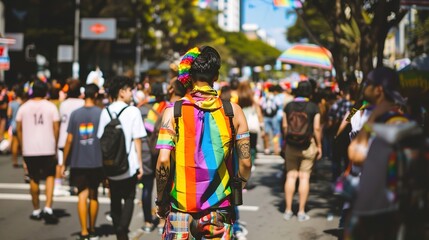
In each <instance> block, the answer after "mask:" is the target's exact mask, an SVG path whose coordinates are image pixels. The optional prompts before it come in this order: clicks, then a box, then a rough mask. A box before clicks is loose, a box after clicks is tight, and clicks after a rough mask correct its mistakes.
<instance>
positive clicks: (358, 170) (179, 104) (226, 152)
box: [0, 46, 428, 239]
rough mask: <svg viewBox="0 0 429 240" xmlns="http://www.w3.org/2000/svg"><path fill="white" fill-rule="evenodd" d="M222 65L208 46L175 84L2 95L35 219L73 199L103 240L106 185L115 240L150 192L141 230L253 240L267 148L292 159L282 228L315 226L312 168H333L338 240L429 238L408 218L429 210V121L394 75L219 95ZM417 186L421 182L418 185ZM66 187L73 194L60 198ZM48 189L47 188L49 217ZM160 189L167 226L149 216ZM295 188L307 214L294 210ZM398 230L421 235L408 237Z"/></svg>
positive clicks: (77, 86) (72, 86)
mask: <svg viewBox="0 0 429 240" xmlns="http://www.w3.org/2000/svg"><path fill="white" fill-rule="evenodd" d="M220 62H221V61H220V56H219V54H218V53H217V51H216V50H215V49H213V48H211V47H209V46H205V47H200V48H193V49H191V50H189V52H187V54H185V56H184V57H183V59H182V61H181V63H180V64H179V66H175V65H172V66H171V74H170V76H169V78H170V79H171V80H170V81H169V82H167V81H164V82H159V81H148V80H147V79H146V80H145V81H143V82H142V83H137V84H136V83H135V82H134V81H133V80H132V79H130V78H128V77H124V76H119V77H114V78H112V79H110V80H108V81H106V84H105V86H104V88H101V87H102V86H99V85H97V84H96V83H97V82H95V83H88V84H86V85H85V86H82V85H81V83H80V81H79V80H77V79H68V80H67V81H66V82H65V83H64V84H60V83H57V82H56V81H51V83H48V82H47V81H44V80H40V79H34V80H32V81H29V82H27V83H23V84H22V85H16V86H13V87H12V88H11V89H10V91H8V90H7V88H6V87H5V86H4V85H0V138H2V139H3V138H5V139H7V140H6V141H8V142H9V143H10V150H11V153H12V165H13V166H14V167H15V168H20V167H21V164H19V155H20V152H21V154H22V156H23V160H24V161H23V164H22V166H23V168H24V175H25V180H26V181H28V182H29V184H30V193H31V196H32V205H33V211H32V213H31V215H30V218H31V219H33V220H42V219H44V220H45V222H46V223H53V224H55V223H57V222H58V219H57V217H56V216H55V215H54V214H53V210H52V203H53V196H54V195H65V194H76V195H77V196H78V204H77V208H78V214H79V221H80V224H81V231H80V235H79V238H80V239H96V238H97V233H96V229H95V227H96V219H97V215H98V201H97V198H98V187H99V185H100V184H103V185H104V186H107V187H108V188H109V196H110V199H111V204H110V207H111V209H110V217H111V219H112V222H113V226H114V229H115V234H116V236H117V239H128V233H129V229H128V228H129V225H130V222H131V218H132V213H133V210H134V199H135V198H136V186H138V185H140V186H143V188H142V196H141V202H142V208H143V209H142V211H143V226H142V231H144V232H151V231H154V230H155V229H157V231H158V232H159V233H160V234H162V238H163V239H176V238H177V237H178V236H181V237H182V239H188V238H189V239H206V238H209V237H210V238H216V239H230V237H232V236H234V237H235V238H236V239H245V237H244V236H242V235H240V228H239V226H238V224H237V219H238V217H239V213H238V208H237V205H240V201H239V200H240V195H239V194H238V193H237V192H241V191H242V188H247V189H251V188H252V182H251V178H250V175H251V171H254V169H255V167H254V162H255V159H256V154H257V152H258V142H261V143H262V146H261V148H262V151H263V153H264V154H266V155H269V154H274V155H280V156H282V157H283V158H284V160H285V164H284V179H285V182H284V192H285V201H284V202H285V212H284V214H283V218H284V220H286V221H290V220H291V219H292V218H294V217H295V215H296V217H297V220H298V221H300V222H302V221H308V220H310V215H309V214H308V213H307V212H308V209H307V208H306V203H307V199H308V196H309V194H311V192H310V176H311V172H312V169H313V166H314V164H315V161H317V160H320V159H323V160H325V161H331V166H332V168H331V169H332V171H331V172H332V175H331V176H332V178H331V188H332V193H333V194H337V195H340V196H341V199H342V202H341V205H342V206H338V207H340V208H342V213H341V217H340V223H339V227H340V228H341V229H343V228H344V235H343V236H341V238H342V237H344V238H346V239H393V238H395V236H397V235H398V234H404V236H406V239H417V238H413V237H420V236H423V235H422V234H424V222H425V221H427V217H425V216H424V214H423V215H422V214H418V217H417V219H413V216H414V215H410V214H411V213H410V212H412V213H415V212H419V209H420V210H424V211H423V212H425V211H426V212H427V210H428V207H427V206H426V205H427V204H426V203H425V204H420V205H419V204H414V203H416V202H418V201H423V202H427V200H428V199H427V195H425V194H424V192H425V191H426V194H427V190H428V188H427V181H426V182H425V180H427V178H428V177H427V175H428V171H427V170H428V168H427V162H426V163H425V162H424V161H421V160H420V159H421V158H422V156H426V157H427V154H426V155H424V153H421V152H422V149H425V147H424V146H423V145H424V144H425V143H426V142H427V140H422V139H427V135H425V134H422V133H421V132H424V130H423V129H426V133H427V126H425V125H424V123H423V122H422V121H419V120H421V119H422V118H421V117H419V116H421V115H422V112H417V113H416V112H415V111H408V109H411V108H410V107H409V106H408V105H407V102H406V99H404V98H403V97H402V96H401V95H400V93H399V78H398V76H397V74H396V72H395V71H394V70H392V69H389V68H386V67H382V68H376V69H374V70H373V71H372V72H370V73H369V74H368V76H367V80H366V82H365V84H364V86H363V87H362V91H359V88H358V85H357V84H355V83H354V82H353V81H350V82H349V83H348V84H344V85H341V86H340V88H339V90H338V91H336V90H335V89H333V88H331V87H326V88H321V87H320V85H319V84H318V83H317V82H316V81H314V80H312V79H306V80H303V81H299V82H296V84H291V85H282V84H264V83H254V82H251V81H239V80H237V79H233V80H231V81H230V82H229V83H227V84H222V86H221V87H220V85H219V84H215V82H216V81H217V80H218V77H219V68H220ZM229 103H231V104H229ZM421 107H422V108H423V107H424V106H421ZM422 108H420V109H422ZM413 109H415V108H413ZM418 109H419V108H418ZM423 114H424V111H423ZM426 117H427V116H426ZM115 119H117V120H119V123H117V124H119V125H120V128H121V132H122V133H123V141H124V147H123V149H122V151H124V153H125V155H124V156H125V157H123V158H125V159H126V163H127V164H126V165H127V168H126V169H125V171H123V172H121V173H120V174H111V173H109V174H107V172H106V167H105V165H106V161H105V158H106V157H105V155H106V154H105V152H108V151H109V150H111V149H105V148H106V147H105V145H106V143H105V142H108V141H111V140H112V138H113V137H109V136H113V135H108V134H113V132H112V131H111V130H109V126H111V125H112V124H114V123H113V122H114V120H115ZM416 119H417V120H416ZM395 126H396V127H395ZM7 129H9V130H8V131H7ZM380 129H381V130H380ZM404 129H405V130H404ZM419 130H422V131H419ZM4 131H6V133H5V132H4ZM386 132H394V133H395V134H396V135H394V136H393V137H392V135H389V134H383V133H386ZM413 134H414V135H413ZM106 135H107V137H106ZM425 137H426V138H425ZM410 138H413V139H418V140H421V141H418V142H419V143H420V145H419V144H417V143H416V144H415V145H407V149H413V150H414V153H415V154H414V158H412V157H409V158H407V159H409V161H408V162H407V163H406V164H405V165H404V166H403V164H402V163H401V161H402V160H398V159H400V157H399V156H400V154H401V153H402V152H399V150H401V149H403V148H402V146H403V145H401V144H402V143H403V142H404V139H407V142H408V143H410V142H411V141H409V139H410ZM425 141H426V142H425ZM414 142H415V141H414ZM115 144H117V143H115ZM422 144H423V145H422ZM426 144H427V143H426ZM116 146H118V145H116ZM398 146H401V148H400V147H398ZM425 146H426V147H427V145H425ZM103 148H104V149H103ZM398 149H399V150H398ZM393 153H395V154H393ZM115 154H116V152H115ZM416 154H417V155H416ZM115 156H116V155H115ZM415 156H417V157H415ZM406 157H408V156H407V155H406ZM114 158H115V157H114ZM112 161H113V160H112ZM413 164H417V166H418V167H415V166H414V165H413ZM422 164H423V165H422ZM425 164H426V165H425ZM252 166H253V167H252ZM409 169H411V170H409ZM416 169H418V170H420V171H422V173H421V172H417V170H416ZM404 172H405V173H406V174H404ZM410 175H411V176H414V175H415V178H413V180H408V178H409V176H410ZM65 176H68V179H69V184H70V187H69V186H67V187H64V186H63V185H64V183H63V180H64V179H65V178H66V177H65ZM105 179H107V181H106V180H105ZM41 180H44V181H45V182H46V183H45V184H46V189H45V194H46V201H45V206H44V207H43V208H41V207H40V201H39V194H40V187H39V183H40V181H41ZM155 180H156V188H157V191H156V192H157V196H156V201H155V205H156V208H157V210H156V214H157V217H155V216H153V214H152V202H153V196H152V192H153V189H154V186H155ZM297 181H298V182H299V184H298V194H299V207H298V211H294V209H293V208H292V206H293V196H294V194H295V191H296V189H295V188H296V184H297ZM235 182H238V184H235ZM357 182H359V185H357ZM407 184H408V185H407ZM409 184H411V185H409ZM237 186H238V187H237ZM404 186H407V187H409V188H407V189H406V190H407V191H405V190H404V188H405V187H404ZM66 189H70V191H66ZM422 191H423V193H422ZM405 192H406V193H405ZM418 192H419V193H421V194H420V195H418V196H417V195H416V193H418ZM166 193H167V194H166ZM413 194H414V195H413ZM405 195H406V196H405ZM411 195H412V197H411ZM404 198H406V199H405V200H404ZM420 203H421V202H420ZM404 205H405V206H404ZM403 209H407V211H405V212H404V211H402V210H403ZM88 214H89V218H88V216H87V215H88ZM426 216H427V215H426ZM416 222H418V224H416ZM401 224H402V225H401ZM399 226H406V227H408V228H409V229H412V231H411V230H409V229H407V231H402V232H401V233H399V232H398V231H397V229H398V228H399Z"/></svg>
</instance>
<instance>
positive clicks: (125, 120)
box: [97, 101, 147, 180]
mask: <svg viewBox="0 0 429 240" xmlns="http://www.w3.org/2000/svg"><path fill="white" fill-rule="evenodd" d="M126 106H128V105H127V104H126V103H124V102H122V101H116V102H113V103H112V104H110V106H109V107H108V108H109V111H110V113H111V114H112V115H113V117H115V114H118V113H119V112H120V111H121V110H122V109H123V108H124V107H126ZM110 121H111V119H110V116H109V114H108V113H107V110H106V109H103V111H102V112H101V116H100V124H99V125H98V132H97V137H98V138H101V136H102V135H103V133H104V127H105V126H106V125H107V124H108V123H109V122H110ZM119 121H120V122H121V125H122V129H123V131H124V135H125V141H126V148H127V152H128V151H129V154H128V163H129V170H128V172H126V173H124V174H121V175H119V176H114V177H109V178H110V179H112V180H122V179H126V178H129V177H132V176H134V175H135V174H136V172H137V170H138V169H139V166H140V165H139V162H138V158H137V152H136V148H135V144H134V141H133V142H132V143H133V144H131V140H132V139H138V138H142V137H146V135H147V133H146V130H145V128H144V125H143V120H142V117H141V114H140V110H139V109H138V108H136V107H134V106H129V107H127V109H125V110H124V111H123V112H122V113H121V116H119ZM130 144H131V146H130Z"/></svg>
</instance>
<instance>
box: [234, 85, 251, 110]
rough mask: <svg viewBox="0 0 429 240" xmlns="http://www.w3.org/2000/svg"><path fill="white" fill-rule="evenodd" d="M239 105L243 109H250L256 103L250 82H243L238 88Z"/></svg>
mask: <svg viewBox="0 0 429 240" xmlns="http://www.w3.org/2000/svg"><path fill="white" fill-rule="evenodd" d="M237 95H238V105H239V106H240V107H242V108H245V107H250V106H252V105H253V103H254V98H253V97H254V95H255V93H254V91H253V90H252V88H251V87H250V84H249V82H242V83H240V84H239V85H238V88H237Z"/></svg>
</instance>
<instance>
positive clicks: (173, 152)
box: [155, 46, 252, 240]
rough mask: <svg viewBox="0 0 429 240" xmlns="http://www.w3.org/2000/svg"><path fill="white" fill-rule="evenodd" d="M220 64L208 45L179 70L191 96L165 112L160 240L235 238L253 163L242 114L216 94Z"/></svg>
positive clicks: (159, 174) (160, 142)
mask: <svg viewBox="0 0 429 240" xmlns="http://www.w3.org/2000/svg"><path fill="white" fill-rule="evenodd" d="M220 63H221V60H220V56H219V53H218V52H217V51H216V50H215V49H214V48H212V47H209V46H204V47H195V48H192V49H190V50H189V51H188V52H187V53H186V54H185V55H184V57H183V58H182V60H181V62H180V65H179V77H178V80H179V81H180V82H181V83H182V84H183V86H184V87H186V88H188V89H189V90H190V91H188V93H187V94H186V95H185V97H183V98H182V99H181V100H179V101H177V102H176V103H174V104H172V105H170V106H169V107H167V108H166V109H165V111H164V114H163V118H162V127H161V129H160V132H159V137H158V142H157V145H156V148H158V149H160V152H159V157H158V161H157V165H156V184H157V200H156V201H155V203H156V205H157V215H158V216H159V217H160V218H164V219H166V223H165V226H164V232H163V235H162V239H166V240H168V239H225V240H226V239H232V234H233V229H232V225H233V223H234V221H235V210H234V207H235V206H236V205H239V204H240V201H239V200H238V201H237V199H238V198H239V197H240V196H239V195H240V194H239V193H241V191H242V188H243V187H244V186H245V183H246V182H247V180H248V179H249V177H250V170H251V167H252V163H251V160H250V135H249V130H248V126H247V122H246V118H245V116H244V114H243V111H242V110H241V108H240V107H239V106H238V105H237V104H234V103H230V102H228V101H222V100H221V99H220V98H219V97H218V94H217V92H216V90H214V89H213V83H214V81H216V80H217V79H218V76H219V68H220V65H221V64H220ZM231 113H233V114H231ZM232 115H233V116H232ZM233 193H234V194H233Z"/></svg>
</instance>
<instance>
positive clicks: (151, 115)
mask: <svg viewBox="0 0 429 240" xmlns="http://www.w3.org/2000/svg"><path fill="white" fill-rule="evenodd" d="M167 105H168V103H167V102H166V101H162V102H158V103H155V104H154V105H153V106H152V109H153V110H155V111H156V112H154V111H149V112H148V114H147V117H146V118H145V119H144V120H143V122H144V127H145V128H146V130H147V131H149V132H153V130H154V129H155V123H156V121H157V120H158V118H160V117H162V116H161V113H162V112H163V111H164V109H165V108H166V107H167Z"/></svg>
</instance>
